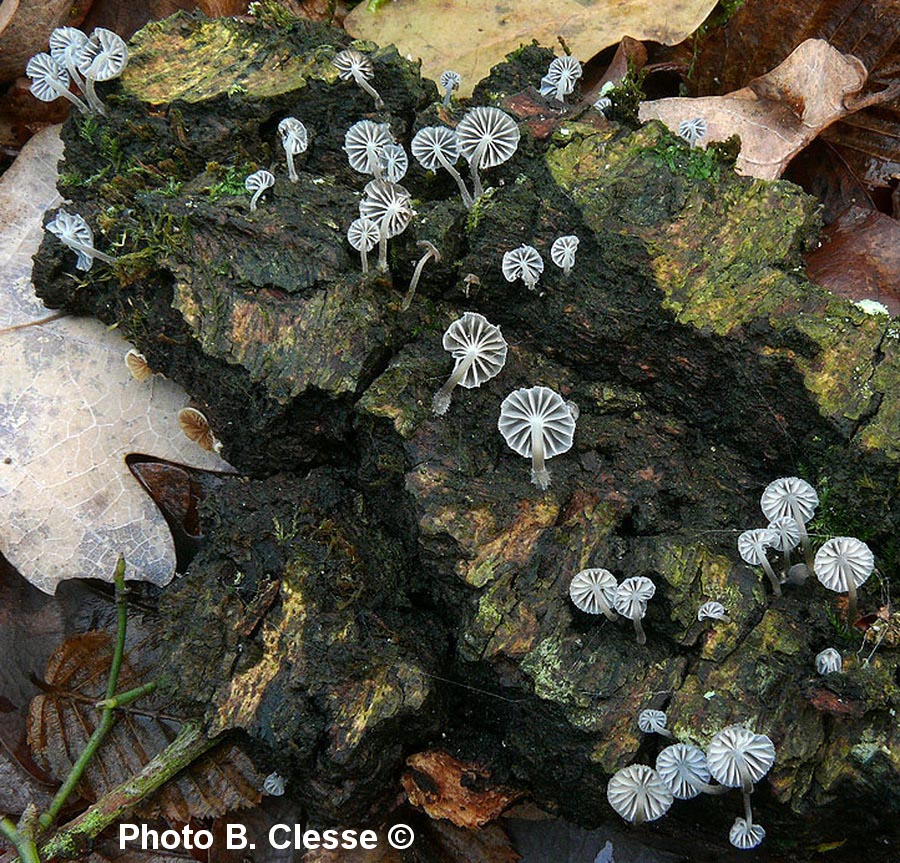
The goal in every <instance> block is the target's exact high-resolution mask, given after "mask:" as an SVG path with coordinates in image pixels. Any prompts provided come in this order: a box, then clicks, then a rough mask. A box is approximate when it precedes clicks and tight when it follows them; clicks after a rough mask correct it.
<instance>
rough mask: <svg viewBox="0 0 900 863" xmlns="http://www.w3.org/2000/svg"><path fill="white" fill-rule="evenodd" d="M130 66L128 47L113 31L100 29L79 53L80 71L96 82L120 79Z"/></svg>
mask: <svg viewBox="0 0 900 863" xmlns="http://www.w3.org/2000/svg"><path fill="white" fill-rule="evenodd" d="M127 64H128V46H127V45H126V44H125V40H124V39H123V38H122V37H121V36H119V35H118V34H117V33H113V31H112V30H107V29H106V28H105V27H98V28H97V29H96V30H94V32H93V33H91V35H90V36H89V37H88V39H87V41H86V42H85V43H84V46H83V47H82V49H81V51H80V52H79V53H78V60H77V65H78V71H79V72H81V74H82V75H84V77H85V78H92V79H93V80H94V81H109V80H111V79H112V78H118V77H119V75H121V74H122V70H123V69H124V68H125V66H126V65H127Z"/></svg>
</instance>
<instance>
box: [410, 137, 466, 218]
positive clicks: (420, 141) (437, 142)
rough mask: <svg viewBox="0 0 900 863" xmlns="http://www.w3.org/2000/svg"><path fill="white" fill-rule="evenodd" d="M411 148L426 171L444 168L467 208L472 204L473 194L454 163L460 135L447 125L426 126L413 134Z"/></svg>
mask: <svg viewBox="0 0 900 863" xmlns="http://www.w3.org/2000/svg"><path fill="white" fill-rule="evenodd" d="M410 150H411V151H412V154H413V156H414V157H415V159H416V161H417V162H418V163H419V164H420V165H421V166H422V167H423V168H424V169H425V170H426V171H436V170H437V168H438V167H441V168H443V169H444V170H445V171H446V172H447V173H448V174H449V175H450V176H451V177H453V179H454V180H455V181H456V185H457V186H458V187H459V192H460V194H461V195H462V200H463V204H464V205H465V207H466V209H467V210H468V209H470V208H471V206H472V196H471V195H470V194H469V190H468V189H467V188H466V184H465V183H464V182H463V178H462V177H461V176H460V175H459V171H457V170H456V168H455V167H454V165H455V164H456V162H457V161H458V159H459V136H458V135H457V134H456V132H455V131H454V130H453V129H450V128H448V127H447V126H425V127H424V128H423V129H419V131H418V132H416V134H415V135H413V139H412V143H411V144H410Z"/></svg>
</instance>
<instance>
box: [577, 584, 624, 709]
mask: <svg viewBox="0 0 900 863" xmlns="http://www.w3.org/2000/svg"><path fill="white" fill-rule="evenodd" d="M618 586H619V583H618V582H617V581H616V577H615V576H614V575H613V574H612V573H611V572H610V571H609V570H608V569H601V568H600V567H594V568H591V569H583V570H581V572H579V573H577V574H576V575H575V576H573V577H572V581H571V583H570V584H569V597H570V598H571V600H572V602H574V603H575V607H576V608H578V609H579V610H581V611H583V612H584V613H585V614H605V615H606V617H607V618H608V619H609V620H617V619H618V617H617V615H616V613H615V612H614V611H613V603H614V602H615V601H616V588H617V587H618ZM638 722H640V719H639V720H638Z"/></svg>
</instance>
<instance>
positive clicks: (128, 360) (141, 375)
mask: <svg viewBox="0 0 900 863" xmlns="http://www.w3.org/2000/svg"><path fill="white" fill-rule="evenodd" d="M125 365H126V366H127V367H128V371H130V372H131V376H132V377H133V378H134V379H135V380H136V381H138V382H139V383H143V382H144V381H148V380H150V378H152V377H153V369H151V368H150V364H149V363H148V362H147V358H146V357H145V356H144V355H143V354H142V353H141V352H140V351H139V350H136V349H135V348H129V349H128V351H127V352H126V353H125Z"/></svg>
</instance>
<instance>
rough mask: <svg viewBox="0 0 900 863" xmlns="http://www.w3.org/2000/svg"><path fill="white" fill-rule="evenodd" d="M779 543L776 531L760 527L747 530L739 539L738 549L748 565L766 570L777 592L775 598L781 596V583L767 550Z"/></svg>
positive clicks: (773, 588)
mask: <svg viewBox="0 0 900 863" xmlns="http://www.w3.org/2000/svg"><path fill="white" fill-rule="evenodd" d="M777 542H778V534H776V533H775V531H774V530H769V529H768V528H766V527H759V528H756V529H755V530H745V531H744V532H743V533H742V534H741V535H740V536H739V537H738V541H737V547H738V554H740V556H741V557H742V558H743V559H744V561H745V562H746V563H749V564H750V565H751V566H761V567H762V568H763V569H764V570H765V572H766V575H767V576H769V581H770V582H772V590H773V591H775V596H781V583H780V582H779V581H778V576H777V575H775V570H773V569H772V564H771V563H769V558H768V557H767V549H769V548H771V547H772V546H774V545H775V544H776V543H777Z"/></svg>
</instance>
